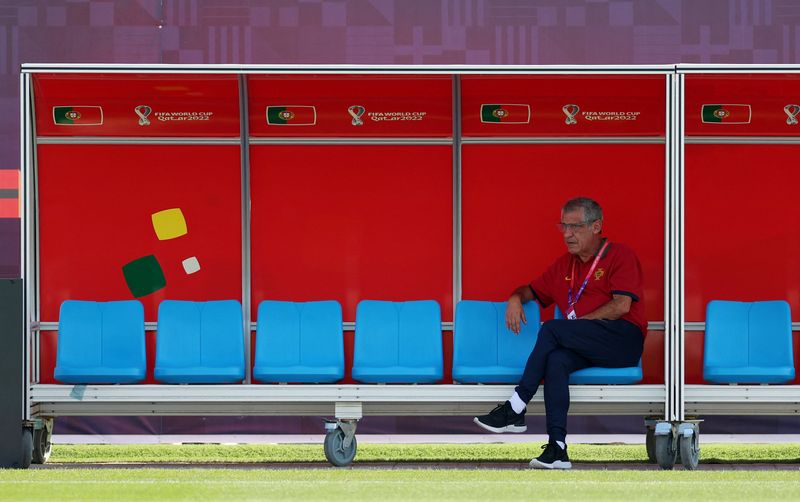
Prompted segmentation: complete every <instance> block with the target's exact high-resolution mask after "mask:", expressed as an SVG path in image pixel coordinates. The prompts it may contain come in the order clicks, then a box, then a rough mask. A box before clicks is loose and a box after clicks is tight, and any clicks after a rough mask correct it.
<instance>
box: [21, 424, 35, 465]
mask: <svg viewBox="0 0 800 502" xmlns="http://www.w3.org/2000/svg"><path fill="white" fill-rule="evenodd" d="M31 460H33V432H32V431H31V430H30V429H22V457H21V458H20V462H19V468H20V469H27V468H28V467H30V466H31Z"/></svg>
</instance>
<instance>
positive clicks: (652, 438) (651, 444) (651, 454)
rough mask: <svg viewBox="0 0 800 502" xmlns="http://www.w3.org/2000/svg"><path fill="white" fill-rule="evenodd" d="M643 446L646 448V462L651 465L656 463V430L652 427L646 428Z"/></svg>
mask: <svg viewBox="0 0 800 502" xmlns="http://www.w3.org/2000/svg"><path fill="white" fill-rule="evenodd" d="M645 446H646V447H647V461H648V462H649V463H651V464H655V463H656V430H655V429H654V428H652V427H648V428H647V435H646V436H645Z"/></svg>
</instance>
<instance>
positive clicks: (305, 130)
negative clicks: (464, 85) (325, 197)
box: [247, 75, 453, 137]
mask: <svg viewBox="0 0 800 502" xmlns="http://www.w3.org/2000/svg"><path fill="white" fill-rule="evenodd" d="M247 82H248V99H249V111H250V134H251V135H252V136H272V137H286V136H293V137H294V136H300V137H316V136H336V137H376V136H382V137H385V136H401V137H408V136H416V137H424V136H437V137H451V136H452V135H453V132H452V131H453V119H452V109H453V98H452V88H453V80H452V77H451V76H449V75H307V76H298V75H251V76H249V77H248V79H247ZM267 107H287V108H289V109H290V110H291V111H292V114H291V115H290V116H291V117H292V118H290V119H289V120H288V121H287V122H286V123H285V124H274V123H273V124H268V121H267ZM351 107H361V108H363V111H362V110H361V109H357V108H353V109H352V114H351ZM359 113H361V114H360V115H359ZM354 115H357V116H358V119H359V120H360V121H361V122H363V124H362V125H354V124H353V122H354V120H355V119H356V117H354Z"/></svg>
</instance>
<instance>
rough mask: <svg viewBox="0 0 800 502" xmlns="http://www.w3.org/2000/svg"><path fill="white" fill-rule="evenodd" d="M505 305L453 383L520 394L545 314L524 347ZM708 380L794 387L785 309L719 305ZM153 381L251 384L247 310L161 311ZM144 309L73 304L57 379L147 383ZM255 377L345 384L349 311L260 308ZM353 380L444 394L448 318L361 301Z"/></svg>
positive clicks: (66, 307) (481, 310)
mask: <svg viewBox="0 0 800 502" xmlns="http://www.w3.org/2000/svg"><path fill="white" fill-rule="evenodd" d="M505 307H506V304H505V303H504V302H483V301H470V300H464V301H461V302H459V303H458V305H457V307H456V319H455V331H454V337H453V380H454V381H456V382H461V383H516V382H517V381H518V380H519V378H520V375H521V374H522V370H523V368H524V366H525V362H526V360H527V358H528V355H529V354H530V352H531V350H532V348H533V346H534V345H535V343H536V337H537V334H538V331H539V324H540V322H539V321H540V313H539V308H538V305H537V304H535V303H533V302H531V303H528V304H526V305H525V306H524V308H525V313H526V316H527V319H528V322H527V324H525V325H523V328H522V331H521V333H520V334H519V335H516V336H515V335H514V334H513V333H511V332H510V331H509V330H508V329H507V328H506V326H505ZM707 314H708V315H707V329H706V339H705V343H706V350H705V356H704V357H705V363H704V373H705V377H706V379H707V380H709V381H712V382H715V383H783V382H786V381H789V380H792V379H793V378H794V365H793V356H792V341H791V314H790V312H789V305H788V304H787V303H786V302H780V301H777V302H752V303H742V302H720V301H715V302H711V303H710V304H709V306H708V312H707ZM157 329H158V335H157V337H156V361H155V370H154V376H155V378H156V379H157V380H158V381H160V382H163V383H167V384H190V383H196V384H199V383H203V384H219V383H239V382H241V381H242V380H244V377H245V355H244V352H245V351H244V336H243V329H244V325H243V319H242V308H241V304H240V303H239V302H238V301H235V300H224V301H209V302H190V301H177V300H165V301H163V302H162V303H161V304H160V305H159V310H158V327H157ZM145 374H146V355H145V337H144V309H143V307H142V304H141V303H139V302H138V301H135V300H131V301H116V302H90V301H75V300H68V301H65V302H64V303H63V304H62V306H61V312H60V318H59V334H58V353H57V360H56V368H55V378H56V379H57V380H59V381H61V382H63V383H74V384H114V383H119V384H124V383H137V382H141V381H142V380H144V378H145ZM253 376H254V377H255V378H256V379H258V380H259V381H262V382H297V383H333V382H337V381H339V380H341V379H342V378H344V342H343V334H342V309H341V306H340V304H339V303H338V302H336V301H319V302H302V303H301V302H282V301H264V302H262V303H261V304H260V305H259V307H258V323H257V328H256V343H255V364H254V367H253ZM352 376H353V378H354V379H355V380H357V381H359V382H364V383H435V382H437V381H439V380H441V379H442V377H443V353H442V337H441V312H440V309H439V305H438V303H436V302H435V301H432V300H422V301H409V302H388V301H377V300H364V301H362V302H360V303H359V304H358V307H357V310H356V332H355V347H354V361H353V370H352ZM641 379H642V365H641V360H640V361H639V364H638V366H634V367H631V368H586V369H583V370H580V371H576V372H575V373H573V374H572V376H571V378H570V383H573V384H633V383H638V382H639V381H641Z"/></svg>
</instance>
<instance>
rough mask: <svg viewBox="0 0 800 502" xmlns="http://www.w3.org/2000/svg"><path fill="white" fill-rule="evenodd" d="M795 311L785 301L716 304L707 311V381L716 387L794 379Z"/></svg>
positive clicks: (705, 344)
mask: <svg viewBox="0 0 800 502" xmlns="http://www.w3.org/2000/svg"><path fill="white" fill-rule="evenodd" d="M794 374H795V373H794V352H793V347H792V313H791V309H790V307H789V304H788V303H787V302H785V301H783V300H777V301H759V302H736V301H725V300H714V301H711V302H709V303H708V306H707V307H706V332H705V338H704V347H703V377H704V378H705V379H706V380H707V381H709V382H712V383H742V384H746V383H753V384H755V383H786V382H788V381H790V380H793V379H794Z"/></svg>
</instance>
